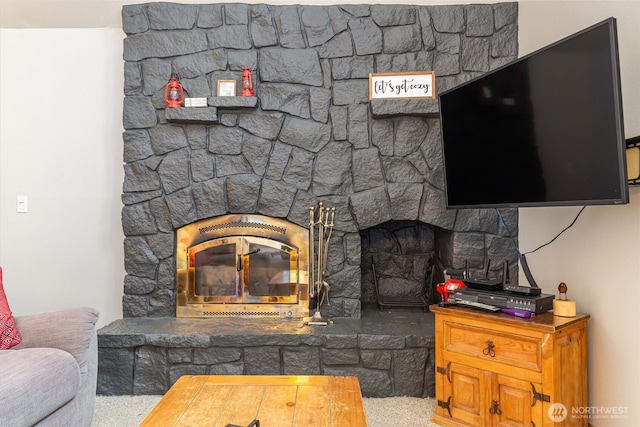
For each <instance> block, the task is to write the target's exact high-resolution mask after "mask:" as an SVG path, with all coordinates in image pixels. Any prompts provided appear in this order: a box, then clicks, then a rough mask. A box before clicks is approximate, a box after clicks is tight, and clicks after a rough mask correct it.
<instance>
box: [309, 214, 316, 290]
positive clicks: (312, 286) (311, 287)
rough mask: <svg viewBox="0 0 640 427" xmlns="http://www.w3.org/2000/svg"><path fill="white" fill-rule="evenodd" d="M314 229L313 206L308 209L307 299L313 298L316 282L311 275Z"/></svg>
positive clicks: (314, 215)
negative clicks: (308, 261)
mask: <svg viewBox="0 0 640 427" xmlns="http://www.w3.org/2000/svg"><path fill="white" fill-rule="evenodd" d="M315 228H316V214H315V208H314V207H313V206H311V207H310V208H309V260H310V263H309V264H310V265H309V298H313V297H314V296H315V287H316V282H315V280H314V274H313V261H314V253H313V246H314V244H315V242H314V240H315V238H314V235H313V234H314V233H313V230H315Z"/></svg>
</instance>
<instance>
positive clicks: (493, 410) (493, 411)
mask: <svg viewBox="0 0 640 427" xmlns="http://www.w3.org/2000/svg"><path fill="white" fill-rule="evenodd" d="M489 413H490V414H494V415H502V411H501V410H500V404H499V403H498V401H497V400H494V401H493V402H492V403H491V408H489Z"/></svg>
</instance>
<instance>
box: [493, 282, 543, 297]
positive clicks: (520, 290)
mask: <svg viewBox="0 0 640 427" xmlns="http://www.w3.org/2000/svg"><path fill="white" fill-rule="evenodd" d="M502 289H503V290H505V291H507V292H513V293H516V294H523V295H540V294H541V293H542V289H540V288H534V287H532V286H520V285H511V284H506V285H502Z"/></svg>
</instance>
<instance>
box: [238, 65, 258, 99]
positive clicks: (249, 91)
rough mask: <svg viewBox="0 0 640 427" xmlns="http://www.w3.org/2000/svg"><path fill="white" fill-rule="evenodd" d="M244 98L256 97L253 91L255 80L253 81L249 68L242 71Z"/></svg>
mask: <svg viewBox="0 0 640 427" xmlns="http://www.w3.org/2000/svg"><path fill="white" fill-rule="evenodd" d="M240 95H242V96H256V94H255V92H254V91H253V80H252V79H251V70H250V69H248V68H243V69H242V93H241V94H240Z"/></svg>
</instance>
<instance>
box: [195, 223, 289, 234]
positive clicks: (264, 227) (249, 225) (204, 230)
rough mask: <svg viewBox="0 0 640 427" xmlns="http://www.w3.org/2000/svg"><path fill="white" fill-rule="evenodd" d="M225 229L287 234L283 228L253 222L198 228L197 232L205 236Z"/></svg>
mask: <svg viewBox="0 0 640 427" xmlns="http://www.w3.org/2000/svg"><path fill="white" fill-rule="evenodd" d="M227 228H258V229H262V230H269V231H273V232H276V233H280V234H286V233H287V229H286V228H284V227H278V226H275V225H271V224H264V223H261V222H253V221H233V222H227V223H223V224H214V225H208V226H206V227H202V228H200V229H199V231H200V234H206V233H209V232H211V231H216V230H224V229H227Z"/></svg>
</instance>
